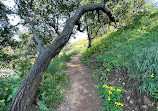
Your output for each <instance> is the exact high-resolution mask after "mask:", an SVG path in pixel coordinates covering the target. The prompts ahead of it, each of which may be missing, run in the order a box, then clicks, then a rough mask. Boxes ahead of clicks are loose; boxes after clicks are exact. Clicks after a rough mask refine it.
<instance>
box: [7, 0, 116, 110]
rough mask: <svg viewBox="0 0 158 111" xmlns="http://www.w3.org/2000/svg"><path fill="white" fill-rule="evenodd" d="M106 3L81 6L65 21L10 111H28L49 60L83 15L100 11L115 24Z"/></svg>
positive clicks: (35, 65)
mask: <svg viewBox="0 0 158 111" xmlns="http://www.w3.org/2000/svg"><path fill="white" fill-rule="evenodd" d="M107 1H108V0H104V1H103V2H101V3H98V4H90V5H86V6H82V7H80V8H79V9H78V10H77V11H76V13H75V14H74V16H73V17H72V18H70V19H68V20H67V22H66V25H65V27H64V29H63V31H62V33H61V34H60V35H59V37H58V38H57V39H56V40H54V41H53V42H52V43H51V44H50V45H49V46H47V47H46V48H44V49H43V50H42V51H41V52H40V54H39V56H38V58H37V59H36V61H35V63H34V65H33V66H32V68H31V70H30V71H29V73H28V74H27V76H26V77H25V79H24V80H23V82H22V84H21V86H20V87H19V89H18V91H17V93H16V95H15V97H14V99H13V101H12V104H11V106H10V111H30V109H31V105H32V102H33V99H34V95H35V93H36V90H37V88H38V87H39V85H40V83H41V82H42V79H43V76H44V74H45V72H46V70H47V67H48V65H49V63H50V61H51V59H52V58H53V57H55V56H56V55H57V54H58V53H59V52H60V51H61V50H62V48H63V47H64V46H65V45H66V43H67V42H68V40H69V38H70V36H71V34H72V31H73V28H74V26H75V24H76V23H77V21H78V20H79V19H80V17H81V16H82V15H83V14H84V13H86V12H88V11H93V10H102V11H103V12H104V13H106V14H107V15H108V17H109V18H110V20H111V21H113V22H115V20H116V19H115V18H114V17H113V16H112V14H111V11H110V10H109V9H108V8H106V7H105V3H106V2H107Z"/></svg>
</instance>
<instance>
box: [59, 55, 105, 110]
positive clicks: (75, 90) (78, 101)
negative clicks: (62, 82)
mask: <svg viewBox="0 0 158 111" xmlns="http://www.w3.org/2000/svg"><path fill="white" fill-rule="evenodd" d="M81 56H82V54H78V55H76V56H74V57H73V58H72V59H71V60H70V62H68V63H67V67H68V69H67V71H68V73H69V75H68V76H69V81H70V91H69V92H68V93H67V94H66V100H65V101H64V103H63V104H62V105H61V106H60V107H59V108H58V109H57V111H101V104H102V103H101V98H100V97H99V95H98V93H97V88H96V87H97V85H96V84H95V83H94V82H93V74H92V73H93V71H92V70H91V69H90V68H88V67H87V66H85V65H84V64H83V63H82V61H81Z"/></svg>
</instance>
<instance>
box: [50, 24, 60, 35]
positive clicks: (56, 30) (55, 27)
mask: <svg viewBox="0 0 158 111" xmlns="http://www.w3.org/2000/svg"><path fill="white" fill-rule="evenodd" d="M49 25H50V26H52V27H53V28H54V30H55V32H56V33H57V34H58V35H60V32H59V30H58V27H57V26H55V24H53V23H49Z"/></svg>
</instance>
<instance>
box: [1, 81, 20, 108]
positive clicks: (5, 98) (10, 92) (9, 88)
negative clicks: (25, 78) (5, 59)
mask: <svg viewBox="0 0 158 111" xmlns="http://www.w3.org/2000/svg"><path fill="white" fill-rule="evenodd" d="M21 81H22V79H21V78H9V79H6V78H4V79H2V78H1V79H0V111H7V110H8V109H9V105H10V104H11V101H12V99H13V97H14V95H15V93H16V91H17V89H18V87H19V86H20V83H21Z"/></svg>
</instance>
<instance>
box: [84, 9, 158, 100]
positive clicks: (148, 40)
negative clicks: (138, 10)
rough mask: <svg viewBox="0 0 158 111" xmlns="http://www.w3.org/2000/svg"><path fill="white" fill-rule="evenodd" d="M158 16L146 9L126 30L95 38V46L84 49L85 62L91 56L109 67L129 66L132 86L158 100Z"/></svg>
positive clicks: (157, 13)
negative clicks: (132, 80)
mask: <svg viewBox="0 0 158 111" xmlns="http://www.w3.org/2000/svg"><path fill="white" fill-rule="evenodd" d="M157 18H158V10H156V11H153V12H145V13H144V14H142V15H139V16H138V17H137V19H136V20H135V21H134V22H133V24H131V25H130V27H129V28H127V29H126V30H120V29H119V30H116V31H115V32H112V33H110V34H109V35H105V36H103V37H102V38H99V39H96V40H95V41H94V43H93V45H92V48H90V49H88V50H87V51H86V52H84V54H83V56H82V60H83V62H85V63H89V62H90V60H89V57H90V56H91V58H92V57H93V58H94V59H95V60H96V62H97V63H98V64H100V65H102V66H103V67H107V68H108V69H112V68H113V66H114V67H116V68H117V69H119V68H120V67H122V66H123V67H125V68H127V69H128V73H127V75H126V76H128V77H129V80H130V79H134V80H135V82H134V84H133V86H137V90H138V91H140V92H145V93H146V94H147V95H151V96H153V97H155V98H157V99H158V85H157V84H158V50H157V49H158V37H157V35H158V19H157ZM152 75H153V76H152ZM131 90H132V88H131Z"/></svg>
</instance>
